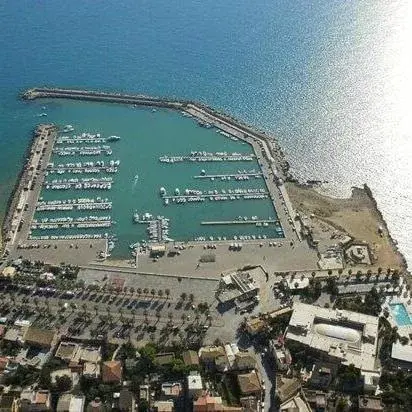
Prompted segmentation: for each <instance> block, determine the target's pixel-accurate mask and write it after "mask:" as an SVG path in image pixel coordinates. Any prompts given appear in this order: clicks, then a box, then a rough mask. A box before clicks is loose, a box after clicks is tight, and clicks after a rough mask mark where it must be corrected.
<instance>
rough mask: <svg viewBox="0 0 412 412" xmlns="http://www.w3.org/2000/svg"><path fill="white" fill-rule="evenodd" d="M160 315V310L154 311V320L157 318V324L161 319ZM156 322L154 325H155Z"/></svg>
mask: <svg viewBox="0 0 412 412" xmlns="http://www.w3.org/2000/svg"><path fill="white" fill-rule="evenodd" d="M161 316H162V315H161V313H160V309H158V310H156V318H157V322H159V320H160V318H161ZM157 322H156V323H157Z"/></svg>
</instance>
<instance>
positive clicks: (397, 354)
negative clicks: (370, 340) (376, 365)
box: [391, 342, 412, 370]
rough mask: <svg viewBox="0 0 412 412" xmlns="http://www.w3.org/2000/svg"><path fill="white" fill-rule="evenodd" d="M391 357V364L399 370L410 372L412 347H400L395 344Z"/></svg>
mask: <svg viewBox="0 0 412 412" xmlns="http://www.w3.org/2000/svg"><path fill="white" fill-rule="evenodd" d="M391 357H392V361H393V363H394V364H395V365H396V366H397V367H398V368H400V369H404V370H412V345H410V344H409V343H408V344H406V345H402V343H401V342H396V343H394V344H393V345H392V352H391Z"/></svg>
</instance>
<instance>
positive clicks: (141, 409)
mask: <svg viewBox="0 0 412 412" xmlns="http://www.w3.org/2000/svg"><path fill="white" fill-rule="evenodd" d="M137 411H138V412H148V411H149V404H148V402H147V401H146V399H142V400H140V401H139V406H138V408H137Z"/></svg>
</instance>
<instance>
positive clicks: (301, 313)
mask: <svg viewBox="0 0 412 412" xmlns="http://www.w3.org/2000/svg"><path fill="white" fill-rule="evenodd" d="M377 336H378V318H377V317H375V316H369V315H364V314H361V313H357V312H350V311H346V310H334V309H327V308H321V307H318V306H313V305H307V304H305V303H296V304H295V305H294V310H293V314H292V317H291V319H290V322H289V326H288V329H287V334H286V339H290V340H294V341H297V342H300V343H302V344H304V345H307V346H310V347H312V348H314V349H317V350H319V351H321V352H325V353H327V354H328V355H329V356H331V357H334V358H340V359H341V362H342V363H343V364H344V365H349V364H351V363H352V364H354V365H356V366H357V367H358V368H359V369H362V370H367V371H375V370H377V367H376V365H375V360H376V353H377V339H376V337H377Z"/></svg>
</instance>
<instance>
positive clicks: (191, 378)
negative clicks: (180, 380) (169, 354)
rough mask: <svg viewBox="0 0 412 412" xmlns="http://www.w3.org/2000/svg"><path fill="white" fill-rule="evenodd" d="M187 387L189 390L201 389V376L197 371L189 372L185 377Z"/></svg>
mask: <svg viewBox="0 0 412 412" xmlns="http://www.w3.org/2000/svg"><path fill="white" fill-rule="evenodd" d="M187 387H188V389H189V390H200V389H203V382H202V377H201V376H200V375H199V373H198V372H194V371H192V372H190V374H189V375H188V377H187Z"/></svg>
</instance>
